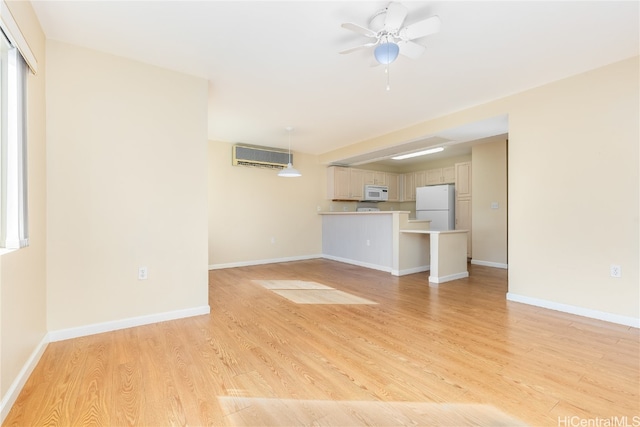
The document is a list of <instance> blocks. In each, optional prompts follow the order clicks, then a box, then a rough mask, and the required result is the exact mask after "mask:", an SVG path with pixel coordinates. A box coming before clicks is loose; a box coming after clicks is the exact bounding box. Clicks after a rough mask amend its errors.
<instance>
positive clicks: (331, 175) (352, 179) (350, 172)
mask: <svg viewBox="0 0 640 427" xmlns="http://www.w3.org/2000/svg"><path fill="white" fill-rule="evenodd" d="M366 172H368V171H365V170H362V169H353V168H346V167H342V166H329V167H328V168H327V198H328V199H330V200H362V199H363V196H364V180H365V173H366Z"/></svg>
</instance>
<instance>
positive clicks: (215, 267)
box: [209, 255, 322, 270]
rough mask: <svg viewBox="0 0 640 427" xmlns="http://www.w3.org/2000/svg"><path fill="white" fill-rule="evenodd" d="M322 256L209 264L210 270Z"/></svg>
mask: <svg viewBox="0 0 640 427" xmlns="http://www.w3.org/2000/svg"><path fill="white" fill-rule="evenodd" d="M315 258H322V255H302V256H295V257H286V258H271V259H259V260H254V261H240V262H228V263H224V264H211V265H209V270H220V269H223V268H235V267H249V266H252V265H262V264H276V263H279V262H289V261H304V260H307V259H315Z"/></svg>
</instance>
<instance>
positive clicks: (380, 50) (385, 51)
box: [373, 42, 400, 64]
mask: <svg viewBox="0 0 640 427" xmlns="http://www.w3.org/2000/svg"><path fill="white" fill-rule="evenodd" d="M399 53H400V48H399V47H398V45H397V44H395V43H391V42H386V43H381V44H379V45H378V46H377V47H376V48H375V50H374V51H373V55H374V56H375V57H376V61H378V62H379V63H381V64H391V63H392V62H393V61H395V60H396V58H397V57H398V54H399Z"/></svg>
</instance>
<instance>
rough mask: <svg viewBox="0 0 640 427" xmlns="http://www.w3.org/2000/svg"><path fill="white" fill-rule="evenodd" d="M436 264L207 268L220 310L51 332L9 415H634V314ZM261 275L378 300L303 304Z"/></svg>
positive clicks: (354, 418) (408, 419) (210, 421)
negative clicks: (398, 273) (66, 335)
mask: <svg viewBox="0 0 640 427" xmlns="http://www.w3.org/2000/svg"><path fill="white" fill-rule="evenodd" d="M427 274H428V273H421V274H414V275H410V276H403V277H400V278H398V277H394V276H391V275H390V274H387V273H382V272H378V271H375V270H369V269H365V268H360V267H355V266H351V265H348V264H342V263H338V262H333V261H328V260H319V259H318V260H309V261H299V262H291V263H283V264H271V265H263V266H255V267H245V268H232V269H225V270H216V271H211V272H210V276H209V277H210V288H209V290H210V297H209V302H210V305H211V314H210V315H206V316H198V317H193V318H189V319H181V320H177V321H170V322H164V323H158V324H153V325H148V326H143V327H138V328H131V329H126V330H121V331H115V332H110V333H105V334H100V335H94V336H90V337H85V338H78V339H73V340H68V341H63V342H57V343H51V344H49V346H48V347H47V349H46V351H45V353H44V355H43V357H42V359H41V360H40V363H39V364H38V366H37V367H36V369H35V371H34V372H33V374H32V376H31V378H30V379H29V381H28V382H27V384H26V386H25V387H24V389H23V391H22V393H21V394H20V396H19V398H18V400H17V401H16V403H15V405H14V406H13V408H12V410H11V412H10V413H9V415H8V417H7V419H6V420H5V423H4V425H7V426H14V425H15V426H41V425H60V426H69V425H102V426H116V425H138V426H143V425H147V426H168V425H463V424H467V425H514V424H517V423H518V422H519V421H522V422H524V423H527V424H529V425H535V426H538V425H548V426H558V425H560V426H563V425H564V426H573V425H587V424H575V423H576V422H587V421H582V420H595V419H596V418H598V419H600V420H602V419H607V420H610V421H611V420H614V421H615V420H623V417H627V418H626V422H627V423H628V425H639V424H632V423H633V422H634V421H635V422H637V423H638V422H640V403H639V401H640V391H639V384H640V374H639V366H640V344H639V335H638V330H637V329H634V328H629V327H625V326H620V325H615V324H611V323H606V322H600V321H596V320H591V319H587V318H582V317H579V316H573V315H568V314H563V313H559V312H554V311H550V310H545V309H540V308H536V307H531V306H527V305H523V304H518V303H513V302H508V301H506V299H505V294H506V291H507V277H506V275H507V272H506V271H504V270H500V269H493V268H488V267H481V266H473V265H472V266H470V275H471V276H470V277H469V278H467V279H462V280H457V281H454V282H449V283H445V284H441V285H440V286H439V287H431V286H429V285H428V283H427ZM256 279H263V280H264V279H269V280H294V279H295V280H308V281H314V282H318V283H321V284H325V285H327V286H330V287H332V288H335V289H338V290H341V291H344V292H347V293H350V294H353V295H356V296H359V297H362V298H366V299H368V300H371V301H375V302H377V304H375V305H331V304H322V305H315V304H296V303H293V302H291V301H289V300H287V299H285V298H283V297H281V296H279V295H277V294H276V293H274V292H273V291H270V290H269V289H265V288H264V287H263V286H260V285H259V284H256V282H253V280H256ZM634 417H639V418H634ZM592 422H593V421H592ZM601 422H602V421H601ZM572 423H573V424H572ZM589 425H596V424H589ZM600 425H605V424H600ZM606 425H609V424H606ZM611 425H613V424H611Z"/></svg>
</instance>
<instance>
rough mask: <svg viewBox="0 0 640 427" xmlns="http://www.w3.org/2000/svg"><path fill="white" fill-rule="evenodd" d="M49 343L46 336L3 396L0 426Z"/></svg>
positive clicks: (0, 402) (0, 401) (0, 408)
mask: <svg viewBox="0 0 640 427" xmlns="http://www.w3.org/2000/svg"><path fill="white" fill-rule="evenodd" d="M49 342H50V341H49V335H48V334H45V336H44V338H42V340H41V341H40V343H39V344H38V345H37V346H36V348H35V349H34V350H33V352H32V353H31V355H30V356H29V358H28V359H27V362H26V363H25V364H24V366H23V367H22V369H20V372H18V376H17V377H16V379H15V380H14V381H13V382H12V383H11V385H10V386H9V389H8V390H7V392H6V393H5V394H4V396H2V400H0V424H2V423H3V422H4V420H5V418H7V415H9V411H10V410H11V407H12V406H13V404H14V403H15V402H16V399H17V398H18V395H19V394H20V392H21V391H22V388H23V387H24V385H25V384H26V383H27V380H28V379H29V376H30V375H31V373H32V372H33V370H34V369H35V367H36V365H37V364H38V362H39V361H40V358H41V357H42V355H43V354H44V351H45V349H46V348H47V345H48V344H49Z"/></svg>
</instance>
